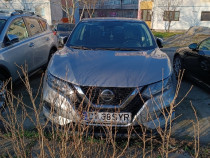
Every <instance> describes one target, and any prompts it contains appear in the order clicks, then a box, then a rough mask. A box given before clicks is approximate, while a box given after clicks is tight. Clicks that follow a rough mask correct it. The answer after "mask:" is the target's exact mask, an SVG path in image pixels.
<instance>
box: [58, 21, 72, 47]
mask: <svg viewBox="0 0 210 158" xmlns="http://www.w3.org/2000/svg"><path fill="white" fill-rule="evenodd" d="M74 27H75V24H70V23H59V24H57V25H55V28H54V33H55V34H56V35H57V37H58V43H59V46H61V47H62V46H63V45H64V43H63V40H64V38H66V37H69V35H70V34H71V32H72V30H73V29H74Z"/></svg>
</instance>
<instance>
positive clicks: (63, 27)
mask: <svg viewBox="0 0 210 158" xmlns="http://www.w3.org/2000/svg"><path fill="white" fill-rule="evenodd" d="M74 26H75V25H74V24H58V26H57V31H72V30H73V29H74Z"/></svg>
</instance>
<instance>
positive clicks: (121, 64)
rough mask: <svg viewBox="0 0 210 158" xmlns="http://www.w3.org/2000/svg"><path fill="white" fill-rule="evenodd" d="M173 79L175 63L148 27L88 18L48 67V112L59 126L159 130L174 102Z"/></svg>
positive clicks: (120, 20) (45, 97) (133, 21)
mask: <svg viewBox="0 0 210 158" xmlns="http://www.w3.org/2000/svg"><path fill="white" fill-rule="evenodd" d="M159 42H160V41H159ZM171 76H172V66H171V64H170V60H169V58H168V56H167V55H166V54H165V53H163V52H161V50H160V49H159V48H158V45H157V43H156V41H155V38H154V37H153V35H152V33H151V31H150V30H149V28H148V26H147V25H146V23H145V22H143V21H140V20H136V19H126V18H102V19H98V18H96V19H94V18H93V19H84V20H82V21H80V22H79V24H78V25H77V26H76V27H75V29H74V31H73V32H72V34H71V35H70V37H69V39H68V41H67V43H66V44H65V46H64V48H63V49H62V50H60V51H58V52H57V53H56V54H55V55H54V56H53V57H52V59H51V61H50V63H49V65H48V69H47V73H46V76H45V78H44V87H43V101H44V107H43V113H44V115H45V117H46V118H47V119H49V120H50V121H52V122H54V123H57V124H58V125H65V124H68V123H70V122H74V123H75V122H77V121H82V123H83V124H87V125H90V126H92V127H95V126H96V127H99V126H102V127H103V126H113V127H121V128H128V127H130V126H134V127H137V126H138V127H139V124H142V125H143V126H145V127H146V128H148V129H153V130H154V129H156V128H158V127H164V126H165V118H164V116H163V115H162V113H161V111H160V110H164V109H168V108H170V103H171V101H172V100H173V99H174V94H175V92H174V89H173V86H172V80H171ZM139 94H141V95H139ZM151 95H153V98H151ZM160 96H161V97H162V99H161V100H164V104H161V102H160V101H159V99H160ZM148 114H150V116H151V117H149V118H146V116H149V115H148ZM166 115H167V114H166ZM171 116H172V118H173V117H174V112H173V113H172V115H171Z"/></svg>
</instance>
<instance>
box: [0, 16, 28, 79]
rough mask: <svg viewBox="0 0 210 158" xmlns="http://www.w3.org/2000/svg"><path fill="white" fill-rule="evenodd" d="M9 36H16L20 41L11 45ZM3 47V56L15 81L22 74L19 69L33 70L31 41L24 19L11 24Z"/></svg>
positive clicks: (18, 19)
mask: <svg viewBox="0 0 210 158" xmlns="http://www.w3.org/2000/svg"><path fill="white" fill-rule="evenodd" d="M9 36H16V37H18V40H17V41H16V42H13V43H11V42H10V41H9V39H8V37H9ZM3 45H4V47H3V48H2V49H1V52H2V53H1V55H2V57H3V58H4V60H5V61H6V62H7V63H9V67H10V70H11V73H12V75H13V77H14V78H13V79H14V80H15V79H16V78H18V77H19V73H20V74H21V72H22V71H21V70H20V69H19V68H18V67H21V66H23V67H25V66H27V70H29V71H30V70H31V67H32V65H31V63H30V54H28V52H30V46H31V40H30V38H29V34H28V31H27V29H26V25H25V23H24V21H23V19H22V18H17V19H15V20H13V21H12V22H11V24H10V26H9V27H8V30H7V32H6V34H5V37H4V42H3ZM17 71H19V73H18V72H17Z"/></svg>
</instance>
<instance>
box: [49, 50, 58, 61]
mask: <svg viewBox="0 0 210 158" xmlns="http://www.w3.org/2000/svg"><path fill="white" fill-rule="evenodd" d="M56 51H57V50H56V49H51V50H50V54H49V57H48V63H49V61H50V59H51V58H52V56H53V54H54V53H55V52H56Z"/></svg>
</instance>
